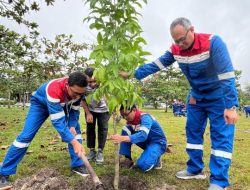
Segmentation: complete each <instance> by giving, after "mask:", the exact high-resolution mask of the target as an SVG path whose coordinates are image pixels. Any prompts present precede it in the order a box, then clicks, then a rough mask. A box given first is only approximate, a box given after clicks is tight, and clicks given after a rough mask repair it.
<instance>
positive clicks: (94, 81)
mask: <svg viewBox="0 0 250 190" xmlns="http://www.w3.org/2000/svg"><path fill="white" fill-rule="evenodd" d="M88 83H96V80H92V81H89V82H88Z"/></svg>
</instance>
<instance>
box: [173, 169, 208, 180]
mask: <svg viewBox="0 0 250 190" xmlns="http://www.w3.org/2000/svg"><path fill="white" fill-rule="evenodd" d="M175 176H176V177H177V178H179V179H205V178H206V174H204V173H203V172H200V173H198V174H191V173H189V172H188V171H187V170H182V171H180V172H177V173H176V174H175Z"/></svg>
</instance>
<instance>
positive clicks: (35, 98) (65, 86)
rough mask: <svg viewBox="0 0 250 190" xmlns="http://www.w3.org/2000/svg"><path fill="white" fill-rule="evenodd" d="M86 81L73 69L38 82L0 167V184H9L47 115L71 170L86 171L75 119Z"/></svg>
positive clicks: (2, 185)
mask: <svg viewBox="0 0 250 190" xmlns="http://www.w3.org/2000/svg"><path fill="white" fill-rule="evenodd" d="M87 84H88V82H87V76H86V75H85V74H83V73H81V72H74V73H71V74H70V75H69V77H63V78H58V79H54V80H52V81H50V82H48V83H45V84H43V85H41V86H40V87H39V88H38V90H37V91H36V92H35V93H34V94H33V95H32V96H31V99H30V103H31V104H30V109H29V112H28V115H27V118H26V121H25V124H24V128H23V130H22V132H21V133H20V134H19V135H18V136H17V138H16V139H15V141H14V142H13V144H12V145H11V147H10V148H9V150H8V152H7V154H6V156H5V159H4V161H3V163H2V165H1V167H0V188H2V187H6V186H8V185H9V181H8V177H9V175H13V174H15V173H16V169H17V165H18V164H19V162H20V161H21V160H22V158H23V157H24V155H25V153H26V151H27V149H28V147H29V145H30V143H31V141H32V140H33V138H34V137H35V135H36V133H37V132H38V130H39V129H40V127H41V126H42V124H43V123H44V121H45V120H46V119H47V118H48V117H49V116H50V120H51V122H52V125H53V126H54V127H55V129H56V130H57V132H58V133H59V134H60V136H61V138H62V140H63V141H64V142H66V143H68V148H69V154H70V157H71V170H72V171H73V172H75V173H77V174H80V175H82V176H87V175H88V172H87V170H86V168H85V166H84V162H83V161H82V159H81V158H80V157H81V155H82V154H84V153H85V152H84V148H83V146H82V137H81V131H80V125H79V122H78V120H79V114H80V112H79V110H80V102H81V98H82V96H83V95H84V93H85V91H86V86H87Z"/></svg>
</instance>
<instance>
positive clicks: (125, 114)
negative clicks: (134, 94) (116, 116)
mask: <svg viewBox="0 0 250 190" xmlns="http://www.w3.org/2000/svg"><path fill="white" fill-rule="evenodd" d="M132 111H133V110H130V111H129V112H128V113H124V114H121V116H122V117H123V118H124V119H126V118H127V117H128V116H129V114H130V113H131V112H132Z"/></svg>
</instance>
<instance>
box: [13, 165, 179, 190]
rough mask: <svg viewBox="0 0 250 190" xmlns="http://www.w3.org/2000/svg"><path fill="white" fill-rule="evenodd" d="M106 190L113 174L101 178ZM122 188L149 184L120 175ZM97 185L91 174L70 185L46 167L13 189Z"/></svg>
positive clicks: (167, 189)
mask: <svg viewBox="0 0 250 190" xmlns="http://www.w3.org/2000/svg"><path fill="white" fill-rule="evenodd" d="M100 180H101V182H102V183H103V185H104V187H105V190H113V189H114V188H113V180H114V177H113V176H103V177H101V178H100ZM119 181H120V183H119V189H120V190H147V189H148V188H147V185H146V184H145V183H144V182H143V181H141V180H140V179H136V178H131V177H129V176H120V180H119ZM175 188H176V187H175V186H169V185H167V184H164V185H163V186H162V187H156V188H155V190H175ZM94 189H95V186H94V184H93V182H92V179H91V177H90V176H88V177H87V178H83V179H82V180H81V181H80V182H79V183H78V184H77V185H76V186H75V187H71V188H70V187H69V184H68V183H67V181H66V180H65V179H64V178H63V177H62V176H60V175H59V174H58V173H57V172H56V171H55V170H54V169H50V168H45V169H42V170H40V171H39V172H37V173H36V174H34V175H32V176H31V177H27V178H23V179H18V180H16V181H15V183H14V184H13V190H94Z"/></svg>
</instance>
